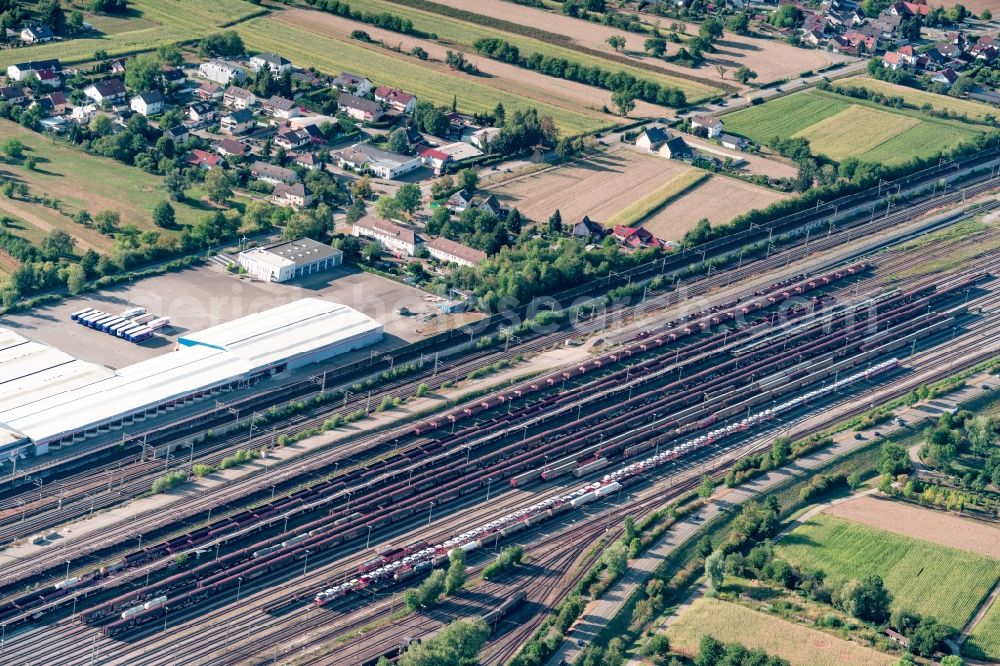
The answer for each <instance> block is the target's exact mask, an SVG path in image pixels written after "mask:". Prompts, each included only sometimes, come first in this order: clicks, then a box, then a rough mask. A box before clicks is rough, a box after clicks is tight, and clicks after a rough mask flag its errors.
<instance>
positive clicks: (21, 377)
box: [0, 298, 382, 445]
mask: <svg viewBox="0 0 1000 666" xmlns="http://www.w3.org/2000/svg"><path fill="white" fill-rule="evenodd" d="M67 325H68V324H67ZM381 337H382V325H381V324H379V323H378V322H377V321H375V320H374V319H372V318H370V317H368V316H366V315H364V314H361V313H360V312H358V311H357V310H354V309H353V308H350V307H347V306H345V305H339V304H336V303H330V302H327V301H322V300H319V299H313V298H307V299H303V300H300V301H296V302H293V303H289V304H287V305H283V306H280V307H277V308H274V309H273V310H267V311H264V312H260V313H257V314H252V315H249V316H247V317H243V318H241V319H236V320H234V321H231V322H228V323H225V324H220V325H219V326H214V327H212V328H209V329H206V330H204V331H201V332H200V333H192V334H190V335H187V336H184V337H182V338H181V339H180V340H179V342H180V343H181V346H180V348H179V349H178V350H177V351H174V352H171V353H168V354H163V355H161V356H157V357H155V358H152V359H149V360H146V361H142V362H140V363H136V364H134V365H130V366H127V367H124V368H121V369H119V370H118V371H116V372H113V371H110V370H108V369H106V368H103V367H101V366H98V365H95V364H92V363H87V362H84V361H81V360H79V359H76V358H74V357H72V356H69V355H68V354H64V353H63V352H61V351H58V350H56V349H53V348H51V347H47V346H45V345H41V344H38V343H35V342H29V341H27V340H25V339H24V338H22V337H20V336H18V335H17V334H12V332H11V331H9V330H8V329H3V328H0V378H3V379H0V445H2V444H3V443H4V441H5V440H7V439H10V436H11V434H12V433H19V434H23V435H24V436H27V437H29V438H31V440H32V441H34V442H35V443H36V444H43V443H48V442H52V441H55V440H58V439H60V438H62V437H65V436H67V435H69V434H72V433H76V432H80V431H84V430H87V429H90V428H93V427H95V426H98V425H101V424H105V423H110V422H112V421H115V420H117V419H118V418H120V417H122V416H127V415H129V414H134V413H139V412H142V411H145V410H147V409H152V408H153V407H156V406H158V405H161V404H163V403H165V402H167V401H170V400H173V399H175V398H181V397H184V396H188V395H191V394H193V393H197V392H199V391H202V390H204V389H208V388H212V387H214V386H220V385H224V384H228V383H230V382H231V381H236V380H239V379H243V378H246V377H249V376H250V375H251V374H252V373H253V372H254V371H257V370H261V369H266V368H272V367H275V366H276V365H278V364H280V363H283V362H285V361H288V360H292V359H299V360H300V361H302V362H300V363H299V364H298V365H304V364H305V363H308V362H312V361H314V360H318V359H320V358H329V357H330V356H333V355H336V354H339V353H342V352H344V351H349V350H351V349H355V348H357V347H361V346H364V345H367V344H372V343H374V342H377V341H378V340H380V339H381ZM122 344H125V343H124V342H123V343H122ZM323 352H325V353H323ZM289 367H294V366H293V365H292V364H289ZM8 378H9V379H8ZM7 389H11V390H7ZM5 430H6V431H7V432H6V433H4V431H5Z"/></svg>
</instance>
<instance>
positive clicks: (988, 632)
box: [962, 600, 1000, 663]
mask: <svg viewBox="0 0 1000 666" xmlns="http://www.w3.org/2000/svg"><path fill="white" fill-rule="evenodd" d="M962 653H963V654H965V655H968V656H969V657H972V658H973V659H979V660H980V661H988V662H990V663H998V662H1000V602H998V601H996V600H994V601H993V605H992V606H990V609H989V610H988V611H986V615H984V616H983V619H982V620H980V621H979V624H977V625H976V628H975V629H973V630H972V633H971V634H969V637H968V638H967V639H966V641H965V644H964V645H963V646H962Z"/></svg>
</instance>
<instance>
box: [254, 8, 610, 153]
mask: <svg viewBox="0 0 1000 666" xmlns="http://www.w3.org/2000/svg"><path fill="white" fill-rule="evenodd" d="M235 30H236V31H237V32H238V33H239V34H240V36H241V37H242V38H243V41H244V42H245V43H246V44H247V46H248V47H249V48H251V49H257V50H261V51H273V52H275V53H281V54H282V55H283V56H284V57H286V58H288V59H289V60H291V61H292V62H295V63H296V64H298V65H300V66H303V67H308V66H313V67H316V68H318V69H320V70H322V71H324V72H342V71H348V72H357V73H358V74H362V75H365V76H368V77H370V78H371V79H372V80H375V81H378V82H379V83H382V84H385V85H390V86H397V87H400V88H403V89H405V90H406V91H408V92H411V93H413V94H414V95H416V96H417V98H418V99H421V100H426V101H428V102H432V103H434V104H437V105H440V106H450V105H451V103H452V96H453V95H454V96H455V98H457V103H458V108H459V109H460V110H462V111H465V112H467V113H475V112H480V113H481V112H490V111H492V110H493V109H494V108H496V105H497V103H498V102H503V105H504V106H505V107H506V108H507V109H508V110H514V109H519V110H523V109H527V108H530V107H535V108H537V109H538V113H539V115H542V116H551V117H552V119H553V120H554V121H555V123H556V125H557V126H558V127H559V129H560V130H561V131H562V133H563V135H574V134H580V133H583V132H589V131H593V130H596V129H600V128H604V127H607V126H609V125H610V124H611V123H610V122H607V121H604V120H601V119H599V118H595V117H592V116H589V115H583V114H582V113H578V112H574V111H570V110H567V109H563V108H560V107H558V106H554V105H552V104H546V103H543V102H537V101H535V100H532V99H528V98H527V97H523V96H515V95H512V94H510V93H508V92H506V91H504V90H499V89H496V88H494V87H493V86H492V85H491V79H489V78H484V77H470V76H467V75H464V74H459V73H455V72H454V71H453V70H451V69H449V68H448V67H445V66H435V65H433V64H430V63H424V62H422V61H420V60H418V59H416V58H413V57H411V56H406V55H402V54H395V53H392V54H389V53H385V52H382V51H376V50H372V49H369V48H365V47H363V46H361V45H359V44H357V43H352V42H343V41H338V40H336V39H330V38H326V37H321V36H319V35H317V34H316V33H313V32H308V31H306V30H303V29H301V28H297V27H294V26H291V25H288V24H286V23H281V22H279V21H277V20H275V19H274V18H273V17H264V18H256V19H252V20H250V21H247V22H244V23H240V24H239V25H237V26H235Z"/></svg>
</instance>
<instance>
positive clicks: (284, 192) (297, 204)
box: [270, 183, 312, 209]
mask: <svg viewBox="0 0 1000 666" xmlns="http://www.w3.org/2000/svg"><path fill="white" fill-rule="evenodd" d="M270 199H271V203H273V204H274V205H276V206H283V207H290V208H295V209H299V208H305V207H307V206H308V205H309V204H311V203H312V195H311V194H309V190H308V189H307V188H306V186H305V185H304V184H302V183H295V184H293V185H285V184H284V183H278V184H277V185H275V186H274V191H273V192H271V197H270Z"/></svg>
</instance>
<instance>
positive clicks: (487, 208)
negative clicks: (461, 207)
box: [473, 194, 507, 220]
mask: <svg viewBox="0 0 1000 666" xmlns="http://www.w3.org/2000/svg"><path fill="white" fill-rule="evenodd" d="M473 207H474V208H475V209H476V210H479V211H482V212H484V213H489V214H490V215H492V216H493V217H497V218H500V219H501V220H502V219H504V218H505V217H507V209H506V208H504V207H503V206H502V205H501V204H500V200H499V199H497V197H496V195H495V194H491V195H489V196H487V197H485V198H483V199H482V200H480V201H477V202H474V204H473Z"/></svg>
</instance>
